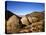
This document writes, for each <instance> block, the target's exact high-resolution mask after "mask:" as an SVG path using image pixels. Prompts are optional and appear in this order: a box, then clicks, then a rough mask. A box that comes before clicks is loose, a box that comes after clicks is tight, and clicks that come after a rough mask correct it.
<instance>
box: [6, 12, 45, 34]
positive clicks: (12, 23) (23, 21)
mask: <svg viewBox="0 0 46 35" xmlns="http://www.w3.org/2000/svg"><path fill="white" fill-rule="evenodd" d="M44 19H45V18H44V12H33V13H31V14H27V15H25V16H22V17H19V16H17V15H12V16H11V17H9V19H8V20H7V21H6V26H7V33H20V32H21V33H22V32H23V33H24V32H25V33H26V32H43V31H44V24H45V23H44V22H45V21H44Z"/></svg>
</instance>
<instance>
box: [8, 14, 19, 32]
mask: <svg viewBox="0 0 46 35" xmlns="http://www.w3.org/2000/svg"><path fill="white" fill-rule="evenodd" d="M17 24H18V25H19V18H17V17H16V16H15V15H13V16H11V17H10V18H9V20H8V21H7V32H12V33H13V32H15V30H16V31H17V29H16V25H17Z"/></svg>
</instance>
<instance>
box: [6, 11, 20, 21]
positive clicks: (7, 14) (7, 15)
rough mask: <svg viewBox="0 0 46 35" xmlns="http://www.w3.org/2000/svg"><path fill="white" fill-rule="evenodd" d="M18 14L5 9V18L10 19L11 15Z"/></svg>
mask: <svg viewBox="0 0 46 35" xmlns="http://www.w3.org/2000/svg"><path fill="white" fill-rule="evenodd" d="M13 15H15V16H17V15H16V14H14V13H12V12H11V11H9V10H5V19H6V20H8V19H9V18H10V17H11V16H13ZM17 17H18V18H20V17H19V16H17Z"/></svg>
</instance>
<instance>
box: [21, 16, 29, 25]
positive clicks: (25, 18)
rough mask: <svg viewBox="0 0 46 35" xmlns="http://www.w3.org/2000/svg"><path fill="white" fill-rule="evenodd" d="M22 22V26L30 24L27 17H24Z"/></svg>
mask: <svg viewBox="0 0 46 35" xmlns="http://www.w3.org/2000/svg"><path fill="white" fill-rule="evenodd" d="M21 22H22V24H25V25H28V24H29V22H28V19H27V17H26V16H24V17H22V19H21Z"/></svg>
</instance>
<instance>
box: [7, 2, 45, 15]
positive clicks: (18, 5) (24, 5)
mask: <svg viewBox="0 0 46 35" xmlns="http://www.w3.org/2000/svg"><path fill="white" fill-rule="evenodd" d="M44 9H45V8H44V3H34V2H17V1H8V2H7V10H10V11H11V12H13V13H14V14H17V15H26V14H29V13H32V12H34V11H44Z"/></svg>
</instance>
